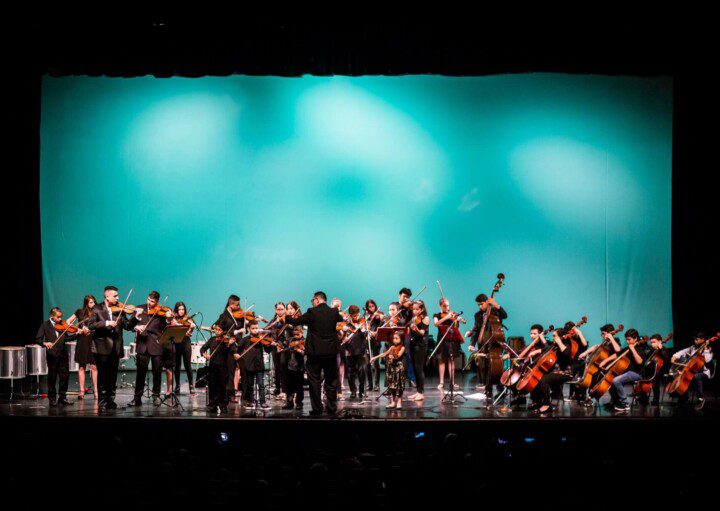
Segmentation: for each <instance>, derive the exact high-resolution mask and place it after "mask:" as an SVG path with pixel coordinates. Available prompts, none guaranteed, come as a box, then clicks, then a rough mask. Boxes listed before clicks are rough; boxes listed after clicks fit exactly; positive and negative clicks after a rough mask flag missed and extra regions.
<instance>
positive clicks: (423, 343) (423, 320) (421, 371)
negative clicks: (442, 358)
mask: <svg viewBox="0 0 720 511" xmlns="http://www.w3.org/2000/svg"><path fill="white" fill-rule="evenodd" d="M412 312H413V316H412V319H411V320H410V323H408V326H409V327H410V362H411V363H412V365H413V372H414V373H415V388H416V389H417V392H416V393H415V394H413V395H412V396H410V397H409V399H410V400H411V401H422V400H423V399H425V361H426V360H427V350H428V331H429V330H430V318H429V317H428V313H427V309H426V308H425V302H423V301H422V300H415V302H414V303H413V306H412Z"/></svg>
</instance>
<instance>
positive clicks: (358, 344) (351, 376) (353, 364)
mask: <svg viewBox="0 0 720 511" xmlns="http://www.w3.org/2000/svg"><path fill="white" fill-rule="evenodd" d="M343 333H344V338H343V339H342V341H341V342H342V346H343V347H344V349H345V352H346V360H347V366H348V384H349V385H350V399H355V398H359V399H360V400H362V399H363V398H364V397H365V381H366V380H367V365H368V357H367V352H368V345H367V337H366V335H365V334H366V329H365V320H364V318H361V317H360V307H358V306H357V305H351V306H350V307H348V318H347V324H346V325H345V326H344V327H343ZM358 391H359V392H358Z"/></svg>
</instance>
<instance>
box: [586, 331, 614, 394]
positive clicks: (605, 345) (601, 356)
mask: <svg viewBox="0 0 720 511" xmlns="http://www.w3.org/2000/svg"><path fill="white" fill-rule="evenodd" d="M624 329H625V327H624V326H623V325H618V327H617V328H616V329H615V330H613V331H612V332H610V333H609V335H612V336H613V337H614V336H615V335H616V334H617V333H619V332H622V331H623V330H624ZM610 350H611V346H610V341H609V340H608V339H607V338H605V339H603V341H602V342H601V343H600V346H599V347H598V348H597V349H596V350H595V351H593V353H592V354H591V355H590V357H589V358H588V360H587V363H586V365H585V371H584V372H583V376H582V379H581V380H580V382H579V383H578V387H580V388H581V389H588V388H590V387H591V386H592V384H593V382H594V381H596V377H595V376H596V375H597V373H598V371H599V370H600V363H601V362H602V361H603V360H605V359H606V358H608V357H609V356H610V355H612V353H611V352H610Z"/></svg>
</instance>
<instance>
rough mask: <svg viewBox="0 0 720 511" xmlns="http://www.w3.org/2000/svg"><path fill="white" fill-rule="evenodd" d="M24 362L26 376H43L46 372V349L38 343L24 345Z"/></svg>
mask: <svg viewBox="0 0 720 511" xmlns="http://www.w3.org/2000/svg"><path fill="white" fill-rule="evenodd" d="M25 362H27V375H28V376H44V375H46V374H47V373H48V365H47V349H46V348H45V346H41V345H40V344H26V345H25Z"/></svg>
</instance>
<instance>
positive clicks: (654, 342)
mask: <svg viewBox="0 0 720 511" xmlns="http://www.w3.org/2000/svg"><path fill="white" fill-rule="evenodd" d="M650 348H651V350H652V351H651V352H650V353H648V356H647V357H646V358H645V363H644V364H643V368H642V377H643V380H652V394H653V399H652V405H653V406H658V405H659V404H660V387H661V386H662V383H663V381H662V380H663V376H664V375H666V374H667V372H668V368H669V366H670V364H668V362H669V361H670V357H671V355H670V350H668V349H667V348H665V347H664V345H663V338H662V335H660V334H653V335H652V336H650ZM658 360H661V361H662V363H661V364H660V367H659V368H658V365H659V363H658ZM636 395H637V396H638V398H637V399H638V402H639V403H640V404H641V405H647V404H649V403H650V394H649V392H648V393H647V394H646V393H645V392H642V391H641V392H639V394H637V393H636Z"/></svg>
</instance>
